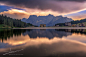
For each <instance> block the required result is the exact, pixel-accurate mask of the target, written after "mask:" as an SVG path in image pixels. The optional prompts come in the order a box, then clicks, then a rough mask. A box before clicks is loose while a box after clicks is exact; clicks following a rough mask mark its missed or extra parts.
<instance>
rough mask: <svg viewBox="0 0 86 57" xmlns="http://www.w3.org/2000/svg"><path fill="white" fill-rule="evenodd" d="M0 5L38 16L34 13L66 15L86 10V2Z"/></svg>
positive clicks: (7, 1)
mask: <svg viewBox="0 0 86 57" xmlns="http://www.w3.org/2000/svg"><path fill="white" fill-rule="evenodd" d="M0 4H1V5H2V4H3V5H7V6H13V7H16V8H21V9H25V11H26V12H28V13H29V12H31V15H32V13H34V15H38V14H37V13H36V12H39V11H41V12H46V11H48V13H47V12H46V13H47V14H45V13H44V14H45V15H48V14H52V13H51V12H54V13H53V15H67V14H72V13H77V12H80V11H83V10H86V0H0ZM30 9H32V10H33V11H32V10H31V11H30ZM49 11H50V12H49ZM55 12H56V13H57V14H56V13H55ZM3 13H4V12H3ZM29 15H30V13H29ZM42 15H43V14H42Z"/></svg>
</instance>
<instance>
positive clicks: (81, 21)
mask: <svg viewBox="0 0 86 57" xmlns="http://www.w3.org/2000/svg"><path fill="white" fill-rule="evenodd" d="M83 22H86V19H81V20H76V21H72V22H71V24H78V23H83Z"/></svg>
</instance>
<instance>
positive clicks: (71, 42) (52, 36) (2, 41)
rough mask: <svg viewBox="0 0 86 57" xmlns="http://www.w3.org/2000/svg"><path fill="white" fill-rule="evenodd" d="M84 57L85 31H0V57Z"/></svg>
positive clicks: (85, 45)
mask: <svg viewBox="0 0 86 57" xmlns="http://www.w3.org/2000/svg"><path fill="white" fill-rule="evenodd" d="M3 56H6V57H9V56H10V57H17V56H18V57H86V29H0V57H3Z"/></svg>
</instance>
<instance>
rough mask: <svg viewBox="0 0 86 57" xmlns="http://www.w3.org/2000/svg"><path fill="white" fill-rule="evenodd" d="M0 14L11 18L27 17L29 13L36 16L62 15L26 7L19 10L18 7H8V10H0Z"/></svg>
mask: <svg viewBox="0 0 86 57" xmlns="http://www.w3.org/2000/svg"><path fill="white" fill-rule="evenodd" d="M0 14H4V15H7V16H10V17H11V18H16V19H22V18H29V16H30V15H37V16H46V15H48V14H53V15H54V16H57V15H62V14H59V13H57V12H54V11H51V10H46V11H41V10H38V9H35V10H34V9H26V11H25V10H19V9H10V10H8V11H4V12H1V13H0Z"/></svg>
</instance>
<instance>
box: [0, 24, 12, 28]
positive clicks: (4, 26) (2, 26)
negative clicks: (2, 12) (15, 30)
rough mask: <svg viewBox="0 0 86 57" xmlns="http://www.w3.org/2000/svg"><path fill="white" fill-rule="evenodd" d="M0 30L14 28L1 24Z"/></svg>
mask: <svg viewBox="0 0 86 57" xmlns="http://www.w3.org/2000/svg"><path fill="white" fill-rule="evenodd" d="M0 28H12V27H10V26H8V25H4V24H0Z"/></svg>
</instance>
